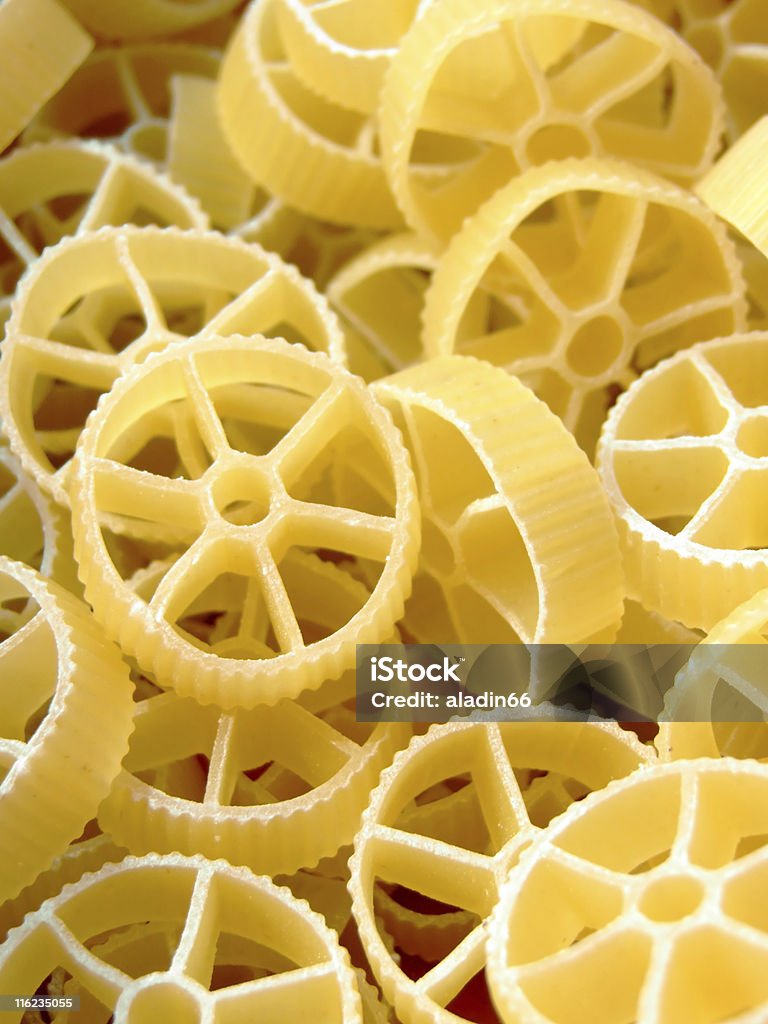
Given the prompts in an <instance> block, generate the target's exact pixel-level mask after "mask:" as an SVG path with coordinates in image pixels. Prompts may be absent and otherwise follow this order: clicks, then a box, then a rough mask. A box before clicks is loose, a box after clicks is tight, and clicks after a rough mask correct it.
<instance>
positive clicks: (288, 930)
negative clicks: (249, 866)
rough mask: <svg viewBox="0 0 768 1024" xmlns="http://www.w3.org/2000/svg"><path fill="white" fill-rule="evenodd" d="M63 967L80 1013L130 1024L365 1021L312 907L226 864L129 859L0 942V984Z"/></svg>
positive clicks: (29, 988) (351, 982)
mask: <svg viewBox="0 0 768 1024" xmlns="http://www.w3.org/2000/svg"><path fill="white" fill-rule="evenodd" d="M137 926H138V927H137ZM158 926H164V927H158ZM117 929H119V931H116V930H117ZM109 932H113V935H112V936H111V937H110V936H109V934H108V933H109ZM153 936H154V937H158V938H160V939H161V941H160V942H159V943H157V942H155V943H153V944H148V943H147V942H146V939H147V938H148V937H150V938H151V937H153ZM97 937H98V940H97V942H96V944H95V945H94V944H93V940H94V939H97ZM136 940H138V943H136ZM143 940H144V941H143ZM163 940H164V941H163ZM169 940H170V941H169ZM134 943H136V944H135V945H134ZM169 944H170V949H169ZM131 946H134V948H133V949H131ZM89 947H92V948H89ZM100 954H101V955H100ZM153 954H154V955H153ZM112 960H117V962H118V965H115V964H114V963H112V962H111V961H112ZM132 964H133V965H135V968H136V970H135V973H134V971H132V970H131V965H132ZM59 967H65V968H66V970H67V972H68V973H69V974H70V975H71V976H72V978H73V980H74V984H75V986H76V990H75V989H71V990H72V991H77V993H78V994H80V996H81V999H82V1008H83V1009H84V1010H85V1009H86V1007H87V1008H88V1009H90V1010H91V1012H92V1013H94V1012H96V1013H99V1012H101V1013H103V1012H104V1008H107V1010H108V1011H113V1012H114V1019H115V1020H116V1021H117V1020H120V1021H126V1022H130V1024H150V1022H154V1021H161V1020H165V1021H191V1020H213V1019H217V1020H231V1021H235V1020H254V1021H256V1020H258V1021H259V1024H284V1022H285V1021H288V1020H298V1019H301V1018H306V1019H308V1020H322V1021H327V1022H328V1024H362V1019H363V1018H362V1007H361V1003H360V995H359V993H358V990H357V985H356V978H355V974H354V972H353V970H352V968H351V966H350V963H349V956H348V954H347V952H346V950H345V949H343V947H341V946H340V945H339V943H338V938H337V936H336V935H335V933H334V932H332V931H331V930H330V929H329V928H328V927H327V926H326V924H325V923H324V921H323V919H322V918H321V917H320V915H319V914H316V913H315V912H314V911H312V910H310V909H309V907H308V906H307V904H306V903H304V902H301V901H299V900H297V899H295V897H293V896H292V895H291V893H290V891H289V890H288V889H284V888H280V887H278V886H276V885H275V884H274V883H273V882H272V881H271V880H270V879H269V878H266V877H263V876H262V877H259V876H256V875H253V874H251V872H250V871H248V870H246V869H245V868H236V867H232V866H231V865H229V864H227V863H226V861H223V860H219V861H206V860H205V859H204V858H202V857H189V858H187V857H182V856H180V855H175V856H173V855H170V856H166V857H158V856H148V857H144V858H136V857H128V858H126V859H125V860H124V861H122V862H121V863H119V864H109V865H106V866H105V867H103V868H102V869H101V870H100V871H98V872H97V873H95V874H89V875H86V876H85V877H84V878H82V879H81V880H80V881H79V882H75V883H74V884H72V885H68V886H66V887H65V888H64V889H63V890H62V892H61V893H60V894H59V895H58V896H54V897H52V898H51V899H49V900H47V901H46V902H45V903H44V904H43V905H42V907H41V908H40V910H39V911H37V912H35V913H32V914H30V915H28V916H27V918H26V919H25V921H24V924H23V925H22V926H21V927H20V928H17V929H16V930H15V931H13V932H12V933H11V935H10V936H9V938H8V939H7V941H6V942H5V944H4V945H3V946H2V947H0V988H2V991H4V992H11V991H13V992H17V991H18V992H35V991H36V990H37V988H38V987H39V985H40V984H41V983H42V982H43V981H44V980H45V978H46V976H47V975H49V974H51V972H53V971H55V970H56V969H57V968H59ZM22 1015H23V1011H22V1010H20V1011H19V1012H18V1013H17V1014H9V1015H8V1020H9V1021H21V1019H22ZM76 1017H77V1014H74V1015H73V1020H74V1019H76Z"/></svg>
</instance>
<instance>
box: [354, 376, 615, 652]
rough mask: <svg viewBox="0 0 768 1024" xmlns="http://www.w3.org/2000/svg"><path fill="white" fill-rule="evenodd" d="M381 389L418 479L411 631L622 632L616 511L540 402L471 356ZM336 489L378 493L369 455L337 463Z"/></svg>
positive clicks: (560, 638)
mask: <svg viewBox="0 0 768 1024" xmlns="http://www.w3.org/2000/svg"><path fill="white" fill-rule="evenodd" d="M373 391H374V394H375V395H376V396H377V397H378V398H379V399H380V400H381V401H382V402H383V403H384V404H385V405H386V406H387V408H388V409H389V410H390V411H391V413H392V415H393V416H394V419H395V423H396V424H397V425H398V427H399V428H400V429H401V430H402V431H403V435H404V437H405V440H406V444H407V445H408V447H409V449H410V452H411V458H412V460H413V464H414V469H415V471H416V474H417V479H418V484H419V501H420V505H421V512H422V548H421V554H420V559H419V569H418V572H417V575H416V577H415V579H414V589H413V595H412V597H411V598H410V600H409V601H408V603H407V604H406V609H405V613H404V618H403V626H404V628H405V630H406V632H407V633H408V634H409V635H410V636H412V637H414V638H415V639H417V640H418V641H419V642H421V643H451V642H459V643H470V642H472V641H473V640H477V639H479V638H482V640H483V642H487V643H491V642H493V643H520V642H523V643H534V644H538V643H571V642H578V641H584V640H587V639H588V638H591V637H593V636H595V635H596V634H600V633H602V632H603V631H605V630H608V631H610V630H611V629H614V630H615V628H616V627H617V626H618V622H619V619H620V616H621V605H622V599H623V589H622V588H623V583H622V572H621V565H620V560H619V552H618V545H617V542H616V539H615V536H614V527H613V523H612V520H611V514H610V509H609V507H608V504H607V502H606V500H605V497H604V495H603V493H602V490H601V488H600V485H599V481H598V479H597V476H596V474H595V472H594V470H593V469H592V467H591V466H590V465H589V462H588V460H587V458H586V456H585V455H584V454H583V452H581V451H580V450H579V448H578V446H577V445H576V443H575V442H574V440H573V439H572V438H571V437H570V435H569V434H568V432H567V431H566V430H565V428H564V427H563V426H562V424H561V423H560V422H559V420H558V419H557V418H556V417H555V416H554V415H553V414H552V413H551V412H550V411H549V409H547V407H546V406H545V405H544V403H543V402H541V401H539V400H538V399H537V398H536V397H535V395H534V394H533V393H532V392H531V391H529V390H528V389H527V388H526V387H525V386H524V385H522V384H521V383H520V382H519V381H517V380H515V379H514V378H513V377H511V376H509V375H508V374H505V373H503V372H502V371H500V370H498V369H497V368H495V367H492V366H489V365H487V364H485V363H482V362H480V361H479V360H474V359H468V358H466V357H462V356H445V357H443V358H441V359H435V360H431V361H430V362H427V363H425V364H423V365H420V366H414V367H411V368H410V369H407V370H403V371H401V372H400V373H398V374H395V375H394V376H391V377H385V378H383V379H382V380H380V381H377V382H376V384H375V385H374V386H373ZM340 481H341V484H342V485H343V486H342V487H341V489H340V497H342V498H343V497H344V496H345V495H346V494H347V493H348V494H349V495H350V496H355V495H356V492H357V491H359V492H360V493H361V495H364V494H366V493H370V492H374V493H375V492H376V491H377V490H379V491H380V488H381V483H380V481H379V480H378V479H377V476H376V473H375V471H374V470H373V469H372V467H370V466H369V465H367V464H366V462H365V460H364V459H362V458H354V457H353V458H351V459H350V461H349V464H348V466H343V465H342V469H341V472H340ZM345 488H349V490H348V491H347V490H346V489H345ZM385 493H386V492H385ZM566 552H567V554H566ZM577 595H578V596H577Z"/></svg>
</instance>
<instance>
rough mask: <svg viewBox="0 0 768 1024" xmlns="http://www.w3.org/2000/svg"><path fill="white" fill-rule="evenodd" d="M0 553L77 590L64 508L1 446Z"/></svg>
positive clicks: (70, 532)
mask: <svg viewBox="0 0 768 1024" xmlns="http://www.w3.org/2000/svg"><path fill="white" fill-rule="evenodd" d="M0 554H3V555H6V556H7V557H8V558H12V559H14V561H18V562H23V563H24V564H25V565H30V566H32V568H33V569H37V570H38V571H39V572H40V574H41V575H42V576H45V577H47V578H48V579H54V580H56V582H57V583H60V584H61V585H62V586H63V587H66V589H67V590H75V589H76V583H77V570H76V568H75V562H74V557H73V554H72V531H71V527H70V525H69V521H68V519H67V517H66V515H65V513H64V511H63V510H62V509H60V508H58V507H57V506H56V504H55V503H54V502H53V501H52V500H51V499H50V498H49V497H48V496H47V495H46V494H44V493H43V492H42V491H41V490H40V489H39V488H38V487H37V486H36V485H35V484H34V483H33V482H32V481H31V480H30V479H29V477H28V476H26V474H25V473H24V472H23V471H22V469H21V466H20V465H19V461H18V459H15V458H14V457H13V455H12V454H11V453H10V451H9V450H8V448H6V447H1V446H0Z"/></svg>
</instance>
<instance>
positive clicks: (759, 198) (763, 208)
mask: <svg viewBox="0 0 768 1024" xmlns="http://www.w3.org/2000/svg"><path fill="white" fill-rule="evenodd" d="M766 53H767V54H768V47H767V48H766ZM766 155H768V117H764V118H762V119H761V120H760V121H758V122H757V124H754V125H753V126H752V127H751V128H750V129H749V131H748V132H747V133H746V135H743V136H742V137H741V138H740V139H739V140H738V142H736V144H735V145H734V146H732V147H731V148H730V149H729V150H727V152H726V153H725V154H724V155H723V156H721V157H720V159H719V160H718V161H717V163H716V164H715V166H714V167H712V168H711V169H710V170H709V171H708V173H707V174H705V175H704V177H703V178H702V179H701V180H700V181H698V182H697V183H696V188H695V191H696V194H697V195H698V196H699V198H701V199H703V200H704V202H705V203H706V204H707V206H708V207H709V208H710V209H711V210H714V212H715V213H716V214H717V215H718V216H719V217H722V218H723V220H726V221H728V223H729V224H730V225H731V226H732V227H734V228H736V230H737V231H738V232H739V233H740V234H742V235H744V236H745V237H746V238H748V239H749V240H750V242H752V243H753V245H755V246H756V247H757V248H758V249H759V250H760V252H761V253H762V255H763V256H768V187H767V186H766V184H765V180H764V177H763V175H762V174H761V173H760V169H761V167H762V166H764V164H765V159H766Z"/></svg>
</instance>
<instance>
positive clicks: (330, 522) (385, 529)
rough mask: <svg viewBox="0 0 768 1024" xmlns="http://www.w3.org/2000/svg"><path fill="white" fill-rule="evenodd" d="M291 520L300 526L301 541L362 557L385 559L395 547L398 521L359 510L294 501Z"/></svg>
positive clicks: (376, 559)
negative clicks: (394, 541) (394, 539)
mask: <svg viewBox="0 0 768 1024" xmlns="http://www.w3.org/2000/svg"><path fill="white" fill-rule="evenodd" d="M289 508H290V513H289V515H290V517H291V521H292V522H294V523H295V524H296V526H297V542H298V543H299V544H311V545H312V546H313V547H318V548H331V549H332V550H335V551H342V552H344V553H345V554H350V555H355V556H356V557H358V558H370V559H373V560H374V561H376V562H383V561H384V560H385V559H386V557H387V552H388V551H389V549H390V547H391V546H392V539H393V537H394V535H395V531H396V529H397V521H396V520H395V519H393V518H392V517H391V516H379V515H372V514H371V513H368V512H358V511H357V509H348V508H340V507H339V506H337V505H320V504H317V503H313V502H291V504H290V506H289Z"/></svg>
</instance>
